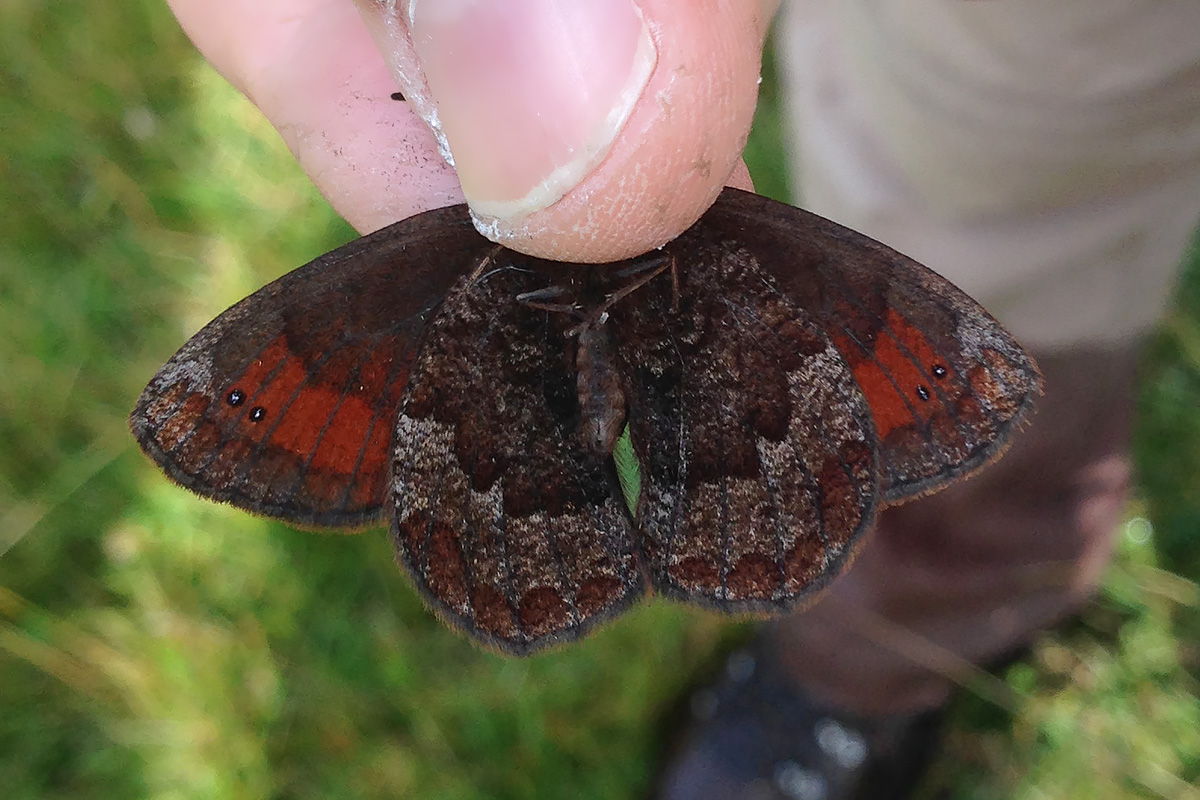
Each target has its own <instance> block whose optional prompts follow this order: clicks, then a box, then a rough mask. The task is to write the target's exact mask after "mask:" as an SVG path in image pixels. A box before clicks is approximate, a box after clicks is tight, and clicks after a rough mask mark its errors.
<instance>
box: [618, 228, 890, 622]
mask: <svg viewBox="0 0 1200 800" xmlns="http://www.w3.org/2000/svg"><path fill="white" fill-rule="evenodd" d="M666 252H667V253H668V254H669V255H670V256H671V257H672V258H674V259H675V260H676V262H678V263H680V264H684V265H686V267H684V268H683V269H681V270H680V274H679V275H678V276H677V280H676V281H675V282H674V283H675V284H677V285H678V290H676V286H675V285H674V284H673V282H672V281H667V280H660V281H658V282H657V283H656V284H655V285H654V286H652V287H647V288H646V289H645V290H643V292H644V294H643V296H642V297H641V298H640V299H639V301H638V302H637V303H635V304H628V305H626V306H624V307H621V306H618V307H617V308H616V309H615V310H614V312H613V315H612V319H611V321H610V325H611V329H612V332H613V336H614V337H615V339H616V340H617V342H618V350H619V352H620V353H621V355H622V359H623V361H624V363H625V365H626V369H627V371H628V375H629V383H630V385H631V386H633V387H634V388H633V389H631V390H630V399H629V414H630V420H631V423H630V424H631V431H632V437H633V441H634V446H635V449H636V451H637V452H638V454H639V456H640V458H641V459H642V460H643V472H644V478H643V500H642V504H641V507H640V509H639V521H640V523H641V532H642V552H643V554H644V557H645V558H646V561H647V566H648V568H649V571H650V574H651V576H652V577H653V580H654V584H655V588H656V589H657V590H658V591H659V592H661V593H663V594H665V595H667V596H670V597H674V598H677V599H683V600H687V601H689V602H693V603H697V604H700V605H703V606H708V607H715V608H719V609H721V610H724V611H729V612H779V611H782V610H784V609H787V608H790V607H793V606H794V605H795V604H796V603H797V601H799V600H800V599H802V598H803V597H804V596H806V595H807V594H809V593H810V592H811V591H813V590H814V589H816V588H818V587H819V586H821V585H823V584H824V583H825V582H826V580H827V579H828V578H829V577H831V576H832V575H833V574H836V572H837V571H838V570H839V567H840V565H841V564H842V563H843V561H844V560H845V558H846V557H847V556H848V554H849V553H850V552H851V549H852V547H853V545H854V542H855V540H856V539H857V538H858V537H859V536H860V535H861V534H862V533H863V532H864V531H865V530H866V529H867V528H868V527H869V526H870V524H871V522H872V521H873V519H874V516H875V508H876V501H877V494H878V486H877V474H876V452H875V448H874V435H873V430H872V424H871V419H870V415H869V413H868V410H867V407H866V403H865V400H864V398H863V395H862V393H861V392H860V391H859V389H858V387H857V385H856V384H855V382H854V379H853V377H852V375H851V374H850V370H849V368H848V367H847V365H846V363H845V361H844V360H843V358H842V356H841V355H840V353H839V352H838V351H837V350H836V349H835V348H834V347H833V346H832V343H831V342H830V341H829V338H828V337H827V336H825V335H824V333H823V332H822V331H821V330H820V329H819V328H818V327H817V326H816V325H815V324H814V321H813V320H812V318H811V317H810V316H809V315H808V314H807V312H806V311H805V310H804V309H803V308H801V307H799V306H797V305H796V304H795V303H793V302H792V301H791V300H790V298H788V297H787V296H786V295H784V294H782V293H781V292H780V291H779V289H778V287H777V286H776V285H775V281H774V279H773V278H772V277H771V276H770V275H768V274H766V273H764V272H763V271H762V270H761V268H760V267H759V266H758V264H757V263H756V261H755V259H754V257H753V256H752V255H751V254H750V253H749V252H748V251H747V250H746V249H745V248H742V247H740V246H739V244H738V243H737V242H735V241H728V240H726V241H713V240H711V239H709V238H708V237H707V236H706V235H705V233H704V232H703V231H698V230H695V229H693V231H691V232H689V233H688V234H685V235H684V236H683V237H681V238H680V239H678V240H676V241H675V242H673V243H672V244H671V245H669V246H668V248H667V250H666ZM676 291H678V295H677V296H676Z"/></svg>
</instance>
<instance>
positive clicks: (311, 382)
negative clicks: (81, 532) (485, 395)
mask: <svg viewBox="0 0 1200 800" xmlns="http://www.w3.org/2000/svg"><path fill="white" fill-rule="evenodd" d="M490 247H491V245H490V244H488V243H487V242H486V241H485V240H483V239H482V237H479V236H478V235H477V234H475V233H474V231H473V229H472V228H471V226H470V221H469V219H468V217H467V215H466V213H465V209H463V208H462V207H457V206H456V207H454V208H449V209H441V210H439V211H435V212H430V213H428V214H424V215H422V216H420V217H416V218H413V219H410V220H406V221H405V222H401V223H397V224H396V225H393V226H391V227H389V228H385V229H383V230H381V231H378V232H376V233H374V234H371V235H370V236H366V237H363V238H361V239H358V240H355V241H354V242H351V243H350V244H347V245H346V246H344V247H341V248H339V249H337V250H334V251H332V252H330V253H328V254H326V255H324V256H322V257H320V258H318V259H316V260H315V261H313V262H311V263H309V264H307V265H305V266H303V267H300V268H299V269H297V270H294V271H293V272H291V273H289V274H287V275H285V276H283V277H282V278H280V279H279V280H277V281H275V282H274V283H271V284H269V285H267V286H265V287H264V288H262V289H261V290H259V291H258V292H255V293H254V294H253V295H251V296H250V297H248V298H246V299H245V300H243V301H241V302H240V303H238V304H237V305H235V306H233V307H232V308H230V309H229V310H228V311H226V312H225V313H223V314H221V315H220V316H219V317H217V318H216V319H215V320H213V322H211V323H209V324H208V325H207V326H205V327H204V329H203V330H201V331H200V332H199V333H197V334H196V335H195V336H193V337H192V338H191V339H190V340H189V341H188V342H187V343H186V344H185V345H184V346H183V347H182V348H181V349H180V350H179V352H177V353H176V354H175V355H174V356H172V357H171V359H170V360H169V361H168V362H167V364H166V365H165V366H164V367H163V368H162V369H161V370H160V371H159V372H158V374H157V375H155V377H154V379H153V380H152V381H151V382H150V384H149V385H148V386H147V387H146V389H145V391H144V392H143V393H142V396H141V398H140V399H139V400H138V403H137V406H136V408H135V409H134V411H133V414H132V415H131V417H130V427H131V428H132V430H133V433H134V435H135V436H136V437H137V440H138V442H139V443H140V444H141V446H142V449H143V450H145V451H146V453H147V454H149V455H150V456H151V457H152V458H153V459H154V460H155V461H156V462H158V464H159V465H160V466H161V467H162V468H163V470H164V471H165V472H166V473H167V474H168V475H170V476H171V477H172V478H174V479H175V480H177V481H178V482H179V483H181V484H183V485H184V486H186V487H187V488H189V489H191V490H193V491H195V492H197V493H198V494H201V495H203V496H205V497H210V498H213V499H215V500H221V501H225V502H229V503H233V504H234V505H237V506H240V507H242V508H245V509H247V510H250V511H253V512H256V513H261V514H265V515H267V516H272V517H277V518H279V519H283V520H287V521H290V522H294V523H297V524H301V525H316V526H328V527H343V526H346V527H349V526H360V525H363V524H366V523H369V522H371V521H373V520H376V519H378V518H379V517H380V515H381V511H382V508H383V497H384V495H385V493H386V488H387V480H386V478H387V471H388V468H389V464H390V453H391V450H390V444H391V437H392V432H393V430H394V428H395V419H396V414H397V410H398V408H399V404H400V399H401V396H402V394H403V390H404V387H405V384H406V382H407V378H408V372H409V369H410V367H411V364H412V361H413V359H414V358H415V356H416V352H417V347H418V343H419V340H420V336H421V332H422V330H423V327H424V325H425V322H426V320H427V318H428V316H429V314H430V311H431V309H432V308H433V307H434V306H435V305H436V304H437V303H438V302H439V301H440V300H441V299H442V297H443V296H444V295H445V293H446V291H447V289H448V288H449V286H450V285H451V283H452V282H453V281H454V280H455V279H456V278H457V277H458V276H459V275H460V274H461V273H462V271H463V270H464V268H465V265H466V264H468V263H471V262H472V259H473V258H474V257H475V255H474V250H478V251H479V252H486V251H487V250H488V249H490Z"/></svg>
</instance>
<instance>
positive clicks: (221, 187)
mask: <svg viewBox="0 0 1200 800" xmlns="http://www.w3.org/2000/svg"><path fill="white" fill-rule="evenodd" d="M0 15H2V16H3V25H0V86H2V91H0V137H2V139H0V141H2V142H3V147H2V149H0V209H2V213H0V298H2V306H0V308H2V316H0V324H2V326H3V327H2V328H0V369H2V380H0V787H4V788H3V790H0V793H2V794H3V795H4V796H5V797H8V798H14V799H24V798H39V799H40V798H55V797H71V798H134V797H155V798H231V799H232V798H260V797H275V798H318V797H320V798H375V797H379V798H383V797H422V798H439V799H440V798H528V797H539V798H555V797H564V798H566V797H571V798H628V797H637V796H640V795H641V794H642V793H644V792H645V791H646V789H647V787H648V785H649V782H650V780H651V778H652V776H653V774H654V770H655V766H656V763H657V760H658V758H659V755H660V753H661V749H662V746H663V729H662V723H661V720H662V719H663V718H664V716H665V715H666V714H667V712H668V711H669V710H670V709H671V708H672V706H673V705H674V703H675V702H676V699H677V697H678V696H679V695H680V693H681V692H682V691H683V690H684V689H685V687H686V686H687V685H688V684H689V682H690V681H691V680H692V679H693V678H694V676H695V675H696V674H698V672H699V671H701V670H702V669H703V668H704V667H705V666H706V665H707V664H709V663H710V662H711V660H712V658H713V657H714V654H715V653H718V652H720V650H721V648H723V647H726V646H728V644H729V643H730V642H731V641H734V640H736V639H738V638H739V637H743V636H745V635H746V633H747V629H746V628H745V627H744V626H738V625H730V624H727V623H724V622H722V621H720V620H718V619H717V618H715V617H712V616H709V615H706V614H701V613H698V612H690V611H684V610H682V609H680V608H678V607H674V606H670V605H667V604H662V603H650V604H647V605H646V606H644V607H643V608H641V609H640V610H638V611H636V612H635V613H633V614H631V615H629V616H628V617H626V618H625V619H624V620H623V621H622V622H620V623H619V624H616V625H612V626H609V627H608V628H606V629H605V630H603V631H602V632H601V633H599V634H598V635H596V636H594V637H592V638H591V639H589V640H588V641H586V642H584V643H583V644H581V645H579V646H576V647H572V648H569V649H566V650H562V651H559V652H554V653H550V654H547V655H544V656H540V657H537V658H534V659H530V660H525V661H512V660H506V659H503V658H500V657H497V656H493V655H490V654H487V653H482V652H480V651H478V650H476V649H475V648H474V647H472V646H471V645H469V644H467V643H466V642H465V641H463V640H462V639H460V638H459V637H457V636H454V635H452V634H449V633H448V632H447V631H446V630H444V629H443V628H442V627H441V625H440V624H439V623H437V622H436V621H435V620H434V619H433V617H432V616H431V615H430V614H428V613H426V612H425V611H424V610H423V609H422V607H421V604H420V602H419V600H418V599H417V598H416V597H415V596H414V594H413V592H412V591H411V590H410V589H409V588H408V586H406V585H405V582H404V580H403V579H402V577H401V576H400V574H399V571H398V570H397V569H396V568H395V567H394V565H393V557H392V552H391V547H390V544H389V543H388V541H387V539H386V537H385V536H384V535H381V534H380V533H379V532H373V533H368V534H365V535H362V536H357V537H339V536H324V535H315V534H310V533H300V532H296V531H292V530H289V529H288V528H286V527H283V526H279V525H274V524H271V523H268V522H264V521H262V520H258V519H253V518H251V517H249V516H248V515H245V514H242V513H239V512H237V511H234V510H232V509H229V508H226V507H221V506H216V505H213V504H209V503H205V502H202V501H200V500H197V499H194V498H192V497H191V496H189V495H187V494H186V493H185V492H183V491H182V490H180V489H177V488H175V487H174V486H172V485H171V484H169V483H168V482H167V481H166V480H165V479H163V478H162V477H161V476H160V475H159V474H158V472H157V471H156V470H155V469H154V468H153V467H151V465H150V464H149V463H148V462H147V461H146V460H145V459H143V458H142V456H141V455H140V454H138V453H137V452H136V450H135V448H134V445H133V442H132V440H131V439H130V437H129V436H128V435H127V433H126V429H125V422H124V420H125V415H126V413H127V411H128V410H129V408H130V407H131V405H132V403H133V399H134V398H135V396H136V394H137V392H138V391H139V390H140V389H141V387H142V385H143V384H144V383H145V381H146V380H147V379H148V378H149V377H150V375H151V374H152V373H153V372H154V370H155V369H156V368H157V367H158V366H159V364H160V363H161V362H162V361H163V360H164V359H165V358H166V357H167V356H168V355H169V354H170V353H171V352H172V351H173V350H174V349H175V348H176V347H177V346H178V345H179V344H181V343H182V342H183V341H184V340H185V338H186V337H187V336H189V335H190V334H191V333H193V332H194V331H195V330H196V329H197V328H199V327H200V326H201V325H202V324H203V323H204V322H206V321H207V320H208V319H209V318H211V317H212V316H213V315H215V314H216V313H217V312H218V311H220V310H221V309H223V308H225V307H226V306H228V305H229V304H231V303H233V302H234V301H236V300H238V299H240V298H241V297H242V296H244V295H246V294H247V293H249V292H251V291H252V290H254V289H256V288H258V287H259V286H260V285H261V284H263V283H264V282H266V281H267V280H269V279H271V278H273V277H275V276H277V275H279V274H281V273H283V272H284V271H286V270H288V269H291V268H292V267H294V266H296V265H298V264H300V263H303V262H304V261H307V260H308V259H309V258H311V257H313V256H314V255H316V254H318V253H320V252H322V251H324V250H326V249H328V248H330V247H332V246H335V245H337V244H339V243H341V242H343V241H345V240H347V239H348V238H350V237H351V235H352V232H351V231H350V230H349V229H348V228H347V227H346V225H345V224H344V223H342V222H341V221H340V220H338V219H337V218H336V217H335V216H334V215H333V214H332V213H331V212H330V211H329V209H328V208H327V207H326V206H325V204H324V202H323V201H322V200H321V199H320V198H319V197H318V196H317V195H316V193H315V192H314V191H313V190H312V188H311V187H310V186H309V185H308V183H307V181H306V179H305V178H304V177H303V175H301V174H300V172H299V170H298V169H297V168H296V166H295V165H294V164H293V163H292V161H291V159H290V158H289V156H288V154H287V152H286V151H285V149H284V148H283V147H282V146H281V145H280V143H279V142H278V140H277V139H276V137H275V135H274V134H273V132H272V131H271V130H270V129H269V128H268V127H267V126H266V125H265V124H264V123H263V122H262V120H261V119H259V117H258V115H257V114H256V112H255V111H254V110H253V109H252V108H250V107H249V106H248V104H247V103H246V102H245V101H244V100H242V99H241V98H240V97H238V96H237V95H236V94H235V93H234V92H233V91H232V90H231V89H229V88H228V87H227V86H226V85H225V84H224V83H223V82H222V81H221V80H220V79H219V78H217V77H216V76H215V75H214V74H213V73H212V72H211V71H210V70H209V69H208V68H207V67H206V66H205V65H204V64H203V63H202V62H201V60H200V59H199V58H198V57H197V56H196V55H195V53H194V52H193V51H192V50H191V48H190V46H189V45H188V44H187V43H186V41H185V40H184V37H183V36H182V34H181V33H180V32H179V31H178V29H177V28H176V26H175V23H174V21H173V20H172V19H171V17H170V15H169V14H168V12H167V11H166V9H165V8H164V7H163V6H162V5H161V3H160V2H159V0H133V1H132V2H127V3H121V4H117V5H115V6H112V7H108V8H105V9H104V10H98V9H96V8H93V7H90V6H87V5H83V4H80V5H72V4H45V3H38V2H32V1H31V0H9V2H7V3H5V5H4V8H3V10H2V11H0ZM771 91H772V86H771V83H770V82H769V81H768V82H767V83H766V84H764V93H765V98H764V99H765V102H764V104H763V108H762V112H761V115H760V117H761V118H760V124H759V125H758V126H757V129H756V133H755V138H754V141H753V142H752V144H751V148H750V152H749V159H750V161H751V163H752V168H753V169H755V172H756V177H757V179H758V180H759V182H760V184H761V186H762V188H763V190H764V191H765V192H767V193H770V194H775V195H776V196H779V195H782V194H783V193H784V191H785V190H784V185H785V184H784V181H783V178H782V176H781V175H780V174H779V172H778V170H777V169H776V168H775V167H774V166H773V165H775V164H778V163H779V161H780V159H779V152H780V149H779V141H778V120H777V118H776V111H775V104H774V101H773V98H772V96H771ZM1198 409H1200V266H1198V264H1197V262H1196V260H1195V259H1193V260H1192V262H1191V264H1190V265H1189V267H1188V270H1187V275H1186V278H1185V281H1184V284H1183V286H1182V287H1181V290H1180V294H1179V300H1178V305H1177V310H1176V311H1175V312H1174V313H1173V314H1172V316H1171V317H1170V319H1169V320H1168V321H1167V323H1166V325H1165V327H1164V331H1163V333H1162V334H1161V335H1160V336H1159V337H1158V339H1157V340H1156V342H1155V344H1154V347H1153V352H1152V353H1151V358H1150V362H1149V365H1148V368H1147V370H1146V381H1145V388H1144V391H1143V394H1142V402H1141V421H1140V427H1139V434H1138V441H1137V456H1138V460H1139V467H1140V476H1141V478H1140V480H1141V497H1140V499H1139V501H1138V502H1137V503H1136V505H1135V506H1134V508H1133V509H1131V517H1130V522H1129V523H1128V525H1127V527H1126V530H1125V531H1124V534H1123V536H1122V539H1121V547H1120V551H1121V552H1120V557H1119V559H1118V561H1117V563H1116V564H1115V565H1114V567H1113V568H1112V569H1111V571H1110V572H1109V574H1108V577H1107V579H1106V582H1105V585H1104V590H1103V592H1102V593H1101V594H1100V596H1098V597H1097V598H1096V599H1095V601H1094V602H1093V603H1091V605H1090V606H1089V607H1088V608H1087V609H1086V611H1085V612H1084V613H1083V615H1082V617H1081V618H1080V619H1079V620H1078V621H1076V622H1074V623H1072V624H1071V625H1069V626H1066V627H1064V628H1062V629H1060V630H1058V631H1055V632H1053V633H1052V634H1048V635H1046V636H1045V637H1044V638H1043V639H1041V640H1040V641H1039V642H1038V643H1037V644H1036V646H1035V647H1034V649H1033V651H1032V653H1031V655H1030V656H1029V657H1028V658H1027V659H1025V660H1024V661H1022V662H1021V663H1018V664H1016V665H1014V666H1012V667H1011V668H1009V669H1008V670H1007V671H1006V672H1005V673H1004V674H1003V675H1001V676H999V677H998V678H997V679H996V681H995V683H994V684H991V685H988V686H986V687H983V688H982V689H979V690H977V691H974V692H968V693H966V694H964V696H963V698H962V699H961V700H960V701H958V702H957V703H956V706H955V709H954V715H953V720H952V724H951V731H950V734H949V741H948V754H947V757H946V758H944V759H942V761H941V762H939V764H938V765H937V767H936V768H935V773H934V775H933V781H932V786H933V787H935V789H936V792H935V790H934V789H931V794H934V793H937V792H940V793H943V794H938V796H948V797H956V798H980V799H982V798H997V799H998V798H1058V797H1093V798H1123V797H1161V798H1166V797H1171V798H1175V797H1196V796H1197V793H1196V792H1195V790H1194V789H1191V788H1189V787H1190V786H1192V785H1193V784H1195V783H1196V781H1197V780H1198V779H1200V704H1198V702H1197V691H1196V689H1197V677H1198V676H1200V649H1198V646H1197V641H1198V639H1197V634H1198V633H1200V614H1198V611H1197V610H1198V608H1200V590H1198V588H1197V584H1196V582H1195V581H1196V577H1197V576H1198V575H1200V538H1197V531H1198V530H1200V413H1198Z"/></svg>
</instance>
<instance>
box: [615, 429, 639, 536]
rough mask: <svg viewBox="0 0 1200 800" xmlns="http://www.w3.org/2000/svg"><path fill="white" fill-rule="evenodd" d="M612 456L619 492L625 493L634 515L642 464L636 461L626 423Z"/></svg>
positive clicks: (628, 505) (626, 503)
mask: <svg viewBox="0 0 1200 800" xmlns="http://www.w3.org/2000/svg"><path fill="white" fill-rule="evenodd" d="M612 457H613V463H614V464H616V466H617V480H618V481H619V482H620V484H621V494H623V495H625V505H626V506H627V507H628V508H629V513H630V515H631V516H634V517H636V516H637V505H638V498H640V497H641V496H642V465H641V464H639V463H638V457H637V453H635V452H634V451H633V439H632V438H630V436H629V424H628V423H626V424H625V430H623V431H621V436H620V437H619V438H618V439H617V443H616V445H615V446H614V447H613V452H612Z"/></svg>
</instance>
